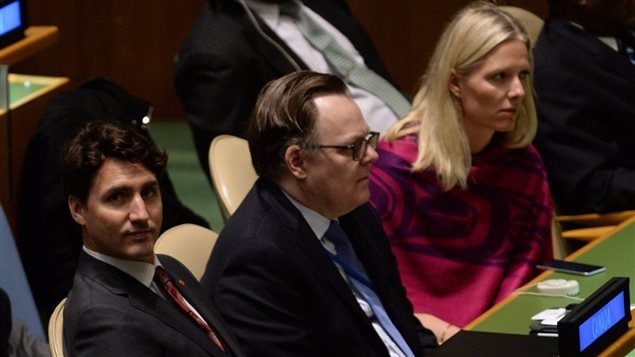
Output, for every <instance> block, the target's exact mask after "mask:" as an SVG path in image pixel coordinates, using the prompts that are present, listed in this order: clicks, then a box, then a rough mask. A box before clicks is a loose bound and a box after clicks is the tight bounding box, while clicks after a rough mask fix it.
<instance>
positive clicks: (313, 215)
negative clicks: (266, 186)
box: [282, 190, 331, 240]
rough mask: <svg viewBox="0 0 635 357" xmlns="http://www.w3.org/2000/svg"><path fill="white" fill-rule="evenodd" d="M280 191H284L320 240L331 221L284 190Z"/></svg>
mask: <svg viewBox="0 0 635 357" xmlns="http://www.w3.org/2000/svg"><path fill="white" fill-rule="evenodd" d="M282 193H284V195H285V196H287V198H288V199H289V201H291V204H293V205H294V206H295V208H297V209H298V211H300V214H302V217H304V220H305V221H306V222H307V223H308V224H309V227H311V230H312V231H313V233H314V234H315V236H316V237H318V239H319V240H322V237H324V233H326V230H327V229H328V228H329V225H330V223H331V221H330V220H329V219H328V218H326V217H324V216H322V215H321V214H319V213H317V212H316V211H314V210H312V209H310V208H309V207H306V206H305V205H303V204H301V203H300V202H298V201H296V200H295V199H294V198H293V197H291V196H290V195H288V194H287V193H286V192H284V190H282Z"/></svg>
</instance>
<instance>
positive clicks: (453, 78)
mask: <svg viewBox="0 0 635 357" xmlns="http://www.w3.org/2000/svg"><path fill="white" fill-rule="evenodd" d="M448 89H449V90H450V93H452V95H453V96H455V97H456V98H461V86H460V85H459V75H458V73H456V70H454V69H453V70H452V72H450V80H449V81H448Z"/></svg>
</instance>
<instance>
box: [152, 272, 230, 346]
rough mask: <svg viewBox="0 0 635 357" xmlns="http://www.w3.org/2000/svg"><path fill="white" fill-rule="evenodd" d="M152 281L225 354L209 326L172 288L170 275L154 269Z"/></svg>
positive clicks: (173, 287) (176, 290) (175, 289)
mask: <svg viewBox="0 0 635 357" xmlns="http://www.w3.org/2000/svg"><path fill="white" fill-rule="evenodd" d="M154 281H155V282H156V283H157V284H158V285H159V286H161V287H162V288H163V290H164V291H165V292H166V293H167V294H168V295H169V296H170V297H171V298H172V300H174V302H175V303H176V304H177V305H178V306H179V307H180V308H181V310H183V311H184V312H185V313H186V314H187V315H188V316H190V317H191V318H192V319H193V320H194V322H196V324H197V325H199V326H200V327H201V328H202V329H203V331H205V333H206V334H207V336H208V337H209V339H210V340H212V342H214V344H215V345H216V346H218V348H220V349H221V351H223V352H225V347H223V344H222V343H221V342H220V340H219V339H218V337H217V336H216V333H214V331H213V330H212V328H211V327H210V326H209V324H208V323H207V322H206V321H205V320H203V319H202V318H201V317H200V316H199V315H198V314H196V313H195V312H194V310H192V309H191V308H190V306H189V305H188V304H187V303H186V302H185V298H184V297H183V295H181V293H180V292H179V290H178V289H177V288H176V286H174V283H173V282H172V278H170V275H169V274H168V272H167V271H166V270H165V269H164V268H163V267H161V266H157V267H156V269H155V272H154Z"/></svg>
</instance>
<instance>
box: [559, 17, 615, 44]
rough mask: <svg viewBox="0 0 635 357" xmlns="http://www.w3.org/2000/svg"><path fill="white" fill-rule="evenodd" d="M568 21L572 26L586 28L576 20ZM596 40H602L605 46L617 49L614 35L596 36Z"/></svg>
mask: <svg viewBox="0 0 635 357" xmlns="http://www.w3.org/2000/svg"><path fill="white" fill-rule="evenodd" d="M569 23H571V24H572V25H573V26H575V27H577V28H580V29H583V30H585V31H586V29H585V28H584V26H582V25H580V24H579V23H577V22H573V21H569ZM597 38H598V40H600V41H602V42H603V43H605V44H606V45H607V46H609V47H611V48H612V49H613V50H614V51H618V50H619V49H618V48H617V39H615V37H613V36H597Z"/></svg>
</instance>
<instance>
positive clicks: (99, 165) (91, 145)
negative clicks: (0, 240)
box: [62, 121, 240, 356]
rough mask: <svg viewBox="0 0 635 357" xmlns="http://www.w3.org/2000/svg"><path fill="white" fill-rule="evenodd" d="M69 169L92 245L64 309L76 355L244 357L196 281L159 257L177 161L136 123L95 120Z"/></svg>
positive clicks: (69, 151)
mask: <svg viewBox="0 0 635 357" xmlns="http://www.w3.org/2000/svg"><path fill="white" fill-rule="evenodd" d="M62 152H63V159H62V165H63V168H62V172H63V178H64V188H65V190H66V192H67V197H68V209H69V211H70V213H71V216H72V218H73V220H74V221H75V222H76V223H77V224H78V225H79V226H80V227H81V232H82V239H83V244H84V245H83V248H82V252H81V254H80V258H79V263H78V265H77V271H76V272H75V278H74V281H73V287H72V289H71V291H70V293H69V295H68V299H67V301H66V305H65V308H64V327H63V328H64V344H65V347H66V349H67V350H68V351H69V352H70V354H71V355H72V356H100V355H101V356H162V355H170V356H232V355H240V351H239V349H238V346H237V344H236V342H235V341H234V339H233V337H232V336H231V334H230V333H229V332H227V331H226V330H225V327H224V326H223V322H222V319H221V318H220V317H218V316H217V313H216V312H215V311H214V309H213V308H212V307H211V306H209V302H208V300H207V299H206V297H205V295H204V294H203V292H202V291H201V288H200V286H199V285H198V281H196V278H194V276H192V274H191V273H190V272H189V271H188V270H187V268H185V266H183V265H182V264H181V263H179V262H178V261H177V260H175V259H173V258H171V257H168V256H165V255H161V256H156V255H155V254H154V243H155V242H156V240H157V238H158V236H159V230H160V228H161V223H162V221H163V214H162V200H161V191H160V188H159V177H160V176H161V175H162V174H163V172H164V171H165V166H166V163H167V155H166V154H165V153H164V152H162V151H160V150H159V149H157V147H156V146H155V145H154V144H153V143H152V142H151V141H150V140H149V139H148V138H147V137H146V136H144V135H143V134H141V133H140V132H139V131H137V129H136V128H135V127H133V126H131V125H126V124H122V123H118V122H101V121H91V122H88V123H87V124H85V125H83V126H81V127H80V129H79V131H78V132H77V133H76V134H75V135H74V136H71V137H70V138H69V140H68V141H67V142H66V144H65V146H64V149H63V151H62Z"/></svg>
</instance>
